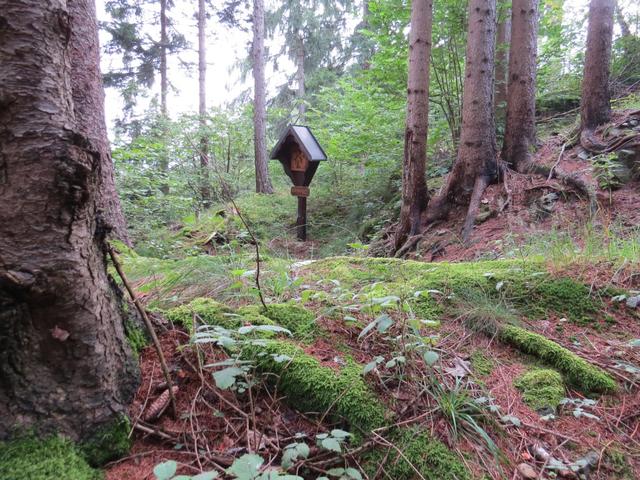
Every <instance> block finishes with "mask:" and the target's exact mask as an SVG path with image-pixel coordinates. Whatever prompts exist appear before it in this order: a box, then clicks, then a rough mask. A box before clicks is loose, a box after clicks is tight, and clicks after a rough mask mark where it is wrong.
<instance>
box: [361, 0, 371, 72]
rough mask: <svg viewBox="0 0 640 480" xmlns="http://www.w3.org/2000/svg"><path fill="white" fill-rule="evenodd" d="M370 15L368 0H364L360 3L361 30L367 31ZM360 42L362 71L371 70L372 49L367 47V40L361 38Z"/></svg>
mask: <svg viewBox="0 0 640 480" xmlns="http://www.w3.org/2000/svg"><path fill="white" fill-rule="evenodd" d="M370 15H371V11H370V10H369V0H364V1H363V2H362V30H368V29H369V16H370ZM361 41H363V42H364V52H363V56H362V69H363V70H369V69H370V68H371V56H372V54H373V51H372V50H373V49H372V48H371V46H370V45H369V39H368V38H363V39H361Z"/></svg>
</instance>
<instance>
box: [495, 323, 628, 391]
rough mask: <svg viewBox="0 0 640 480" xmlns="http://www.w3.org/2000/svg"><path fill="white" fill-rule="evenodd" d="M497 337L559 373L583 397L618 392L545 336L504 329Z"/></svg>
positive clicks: (604, 376)
mask: <svg viewBox="0 0 640 480" xmlns="http://www.w3.org/2000/svg"><path fill="white" fill-rule="evenodd" d="M498 336H499V338H500V340H501V341H503V342H505V343H508V344H510V345H512V346H514V347H515V348H517V349H518V350H520V351H521V352H524V353H527V354H530V355H533V356H535V357H537V358H539V359H540V360H542V361H543V362H544V363H546V364H547V365H549V366H552V367H554V368H556V369H557V370H559V371H560V372H561V373H562V374H564V376H565V378H566V379H567V381H568V382H569V383H570V384H571V385H573V386H575V387H576V388H578V389H579V390H581V391H582V392H583V393H610V392H615V391H616V390H617V389H618V386H617V384H616V382H615V381H614V380H613V378H611V377H610V376H609V375H608V374H607V373H606V372H604V371H603V370H602V369H600V368H598V367H597V366H595V365H593V364H591V363H589V362H587V361H586V360H585V359H583V358H582V357H579V356H578V355H576V354H575V353H573V352H571V351H570V350H567V349H566V348H564V347H562V346H561V345H558V344H557V343H556V342H554V341H552V340H549V339H548V338H546V337H543V336H542V335H538V334H537V333H533V332H530V331H528V330H525V329H523V328H520V327H516V326H514V325H504V326H502V327H501V329H500V331H499V332H498Z"/></svg>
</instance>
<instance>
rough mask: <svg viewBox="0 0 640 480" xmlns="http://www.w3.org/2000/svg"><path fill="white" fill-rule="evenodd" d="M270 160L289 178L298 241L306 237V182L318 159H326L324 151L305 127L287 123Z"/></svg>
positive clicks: (315, 167) (307, 187)
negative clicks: (282, 169)
mask: <svg viewBox="0 0 640 480" xmlns="http://www.w3.org/2000/svg"><path fill="white" fill-rule="evenodd" d="M271 159H272V160H275V159H277V160H279V161H280V163H281V164H282V167H283V168H284V171H285V173H286V174H287V176H288V177H289V178H290V179H291V181H292V183H293V187H291V195H294V196H296V197H298V216H297V219H296V235H297V237H298V240H301V241H305V240H306V239H307V197H308V196H309V193H310V190H309V185H310V184H311V180H312V179H313V176H314V175H315V173H316V170H317V169H318V165H319V162H321V161H324V160H326V159H327V155H326V154H325V153H324V150H323V149H322V147H321V146H320V144H319V143H318V141H317V140H316V138H315V137H314V136H313V133H311V130H310V129H309V127H305V126H302V125H290V126H289V127H287V129H286V130H285V132H284V133H283V134H282V135H281V136H280V140H279V141H278V143H277V144H276V146H275V147H274V148H273V151H272V152H271Z"/></svg>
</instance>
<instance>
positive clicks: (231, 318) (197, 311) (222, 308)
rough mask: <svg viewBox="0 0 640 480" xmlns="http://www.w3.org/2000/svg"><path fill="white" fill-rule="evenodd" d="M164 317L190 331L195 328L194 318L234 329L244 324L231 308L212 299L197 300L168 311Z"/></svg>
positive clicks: (201, 321)
mask: <svg viewBox="0 0 640 480" xmlns="http://www.w3.org/2000/svg"><path fill="white" fill-rule="evenodd" d="M164 315H165V317H167V319H168V320H171V321H172V322H173V323H175V324H177V325H182V326H183V327H185V328H186V329H188V330H191V329H192V328H193V318H194V316H196V318H197V320H198V322H200V323H205V324H208V325H220V326H223V327H229V328H232V327H238V326H240V325H241V323H242V322H241V320H240V317H239V316H238V315H235V314H234V311H233V310H232V309H231V308H229V307H227V306H226V305H224V304H222V303H220V302H216V301H215V300H212V299H211V298H196V299H194V300H192V301H191V302H189V303H187V304H186V305H180V306H179V307H175V308H171V309H169V310H167V311H166V312H165V313H164Z"/></svg>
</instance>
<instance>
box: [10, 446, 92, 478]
mask: <svg viewBox="0 0 640 480" xmlns="http://www.w3.org/2000/svg"><path fill="white" fill-rule="evenodd" d="M0 478H2V480H27V479H28V480H52V479H56V480H99V479H101V478H103V476H102V473H101V472H99V471H97V470H94V469H92V468H91V467H90V466H89V464H88V463H87V462H86V461H85V459H84V458H82V455H81V454H80V453H79V452H78V450H77V449H76V447H75V446H74V445H73V443H71V442H70V441H68V440H64V439H62V438H59V437H51V438H48V439H36V438H32V437H28V438H22V439H16V440H13V441H11V442H8V443H0Z"/></svg>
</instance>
